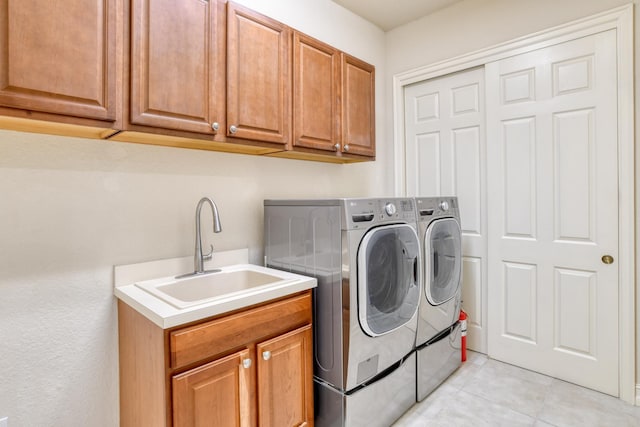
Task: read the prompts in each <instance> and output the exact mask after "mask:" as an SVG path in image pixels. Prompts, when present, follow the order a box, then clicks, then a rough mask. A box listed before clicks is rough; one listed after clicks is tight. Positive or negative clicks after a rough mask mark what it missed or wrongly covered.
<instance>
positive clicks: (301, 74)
mask: <svg viewBox="0 0 640 427" xmlns="http://www.w3.org/2000/svg"><path fill="white" fill-rule="evenodd" d="M293 52H294V54H293V73H294V78H293V93H294V101H293V128H294V136H293V145H294V146H296V147H307V148H316V149H321V150H328V151H336V147H334V146H335V144H336V143H339V141H340V133H341V124H340V111H341V108H340V107H341V106H340V86H341V83H340V51H338V50H337V49H335V48H333V47H331V46H328V45H326V44H324V43H321V42H319V41H317V40H314V39H312V38H310V37H307V36H305V35H303V34H300V33H297V32H296V33H294V35H293ZM338 149H339V147H338Z"/></svg>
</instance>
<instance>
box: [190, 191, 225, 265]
mask: <svg viewBox="0 0 640 427" xmlns="http://www.w3.org/2000/svg"><path fill="white" fill-rule="evenodd" d="M205 203H207V204H209V206H211V212H212V213H213V232H214V233H220V232H221V231H222V225H221V224H220V214H219V213H218V207H217V206H216V204H215V202H214V201H213V200H211V198H209V197H203V198H202V199H200V201H199V202H198V206H197V207H196V253H195V256H194V259H193V264H194V270H195V271H194V272H195V273H196V274H198V273H204V272H205V271H204V261H205V260H210V259H211V257H212V256H213V245H211V250H210V252H209V253H208V254H206V255H205V254H203V253H202V233H201V230H200V212H201V211H202V205H204V204H205Z"/></svg>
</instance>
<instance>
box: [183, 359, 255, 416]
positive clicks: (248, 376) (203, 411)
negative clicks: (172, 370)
mask: <svg viewBox="0 0 640 427" xmlns="http://www.w3.org/2000/svg"><path fill="white" fill-rule="evenodd" d="M244 360H251V359H250V351H249V350H242V351H239V352H237V353H234V354H232V355H229V356H227V357H224V358H222V359H219V360H215V361H213V362H211V363H208V364H206V365H203V366H200V367H198V368H195V369H192V370H190V371H187V372H185V373H182V374H180V375H175V376H174V377H173V380H172V383H173V426H174V427H195V426H220V427H227V426H228V427H241V426H242V427H244V426H249V425H254V424H255V423H254V422H252V420H251V419H252V413H251V405H252V402H251V396H252V394H251V391H252V390H253V384H252V381H253V373H252V371H253V370H254V369H255V368H254V367H253V366H252V365H253V364H252V365H251V366H249V367H248V368H247V367H244V366H243V361H244Z"/></svg>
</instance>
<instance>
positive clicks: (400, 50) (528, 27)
mask: <svg viewBox="0 0 640 427" xmlns="http://www.w3.org/2000/svg"><path fill="white" fill-rule="evenodd" d="M629 3H634V8H635V9H634V14H635V36H634V37H635V40H634V44H635V52H636V55H635V56H636V57H635V73H636V74H635V91H636V95H635V97H636V100H640V84H639V83H640V56H639V55H638V54H637V52H638V51H639V49H640V31H639V29H640V26H639V24H638V23H639V22H640V7H639V3H640V1H638V0H634V1H628V0H561V1H558V0H464V1H461V2H459V3H455V4H454V5H453V6H451V7H449V8H447V9H443V10H440V11H438V12H436V13H433V14H431V15H429V16H426V17H424V18H421V19H418V20H416V21H413V22H411V23H409V24H407V25H404V26H402V27H399V28H396V29H394V30H392V31H390V32H388V33H387V38H386V43H387V68H386V72H387V76H388V78H387V80H386V81H385V89H386V91H387V100H388V102H387V105H386V108H387V113H386V115H385V120H386V130H387V139H388V140H390V141H391V140H392V139H393V114H392V113H393V105H392V90H393V87H392V78H393V76H394V75H395V74H398V73H401V72H404V71H407V70H411V69H414V68H417V67H420V66H425V65H430V64H434V63H437V62H440V61H443V60H446V59H450V58H453V57H456V56H459V55H463V54H466V53H470V52H474V51H477V50H480V49H483V48H488V47H491V46H493V45H496V44H498V43H502V42H506V41H509V40H513V39H516V38H518V37H522V36H526V35H529V34H531V33H534V32H537V31H541V30H544V29H546V28H550V27H553V26H556V25H560V24H563V23H566V22H570V21H573V20H576V19H579V18H583V17H587V16H590V15H594V14H596V13H599V12H603V11H606V10H609V9H612V8H615V7H618V6H622V5H625V4H629ZM639 107H640V106H639V105H638V101H636V120H635V123H636V124H635V126H636V129H640V127H639V126H640V108H639ZM636 132H637V131H636ZM636 145H637V144H636ZM639 159H640V149H638V148H636V165H638V164H640V163H639V162H640V160H639ZM636 169H637V166H636ZM639 209H640V174H639V173H638V172H637V171H636V211H638V210H639ZM639 235H640V222H638V219H637V218H636V242H638V241H640V238H638V236H639ZM636 246H638V245H637V243H636ZM637 256H638V259H637V261H636V265H640V254H637ZM636 299H637V303H636V307H640V289H637V290H636ZM639 332H640V319H638V320H637V322H636V335H637V338H636V354H637V355H640V337H638V333H639ZM636 377H637V378H636V383H640V359H638V357H636Z"/></svg>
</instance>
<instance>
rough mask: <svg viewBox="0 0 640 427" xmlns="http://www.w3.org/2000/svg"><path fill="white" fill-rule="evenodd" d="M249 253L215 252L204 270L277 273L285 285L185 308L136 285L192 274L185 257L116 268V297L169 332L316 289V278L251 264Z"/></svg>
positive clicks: (268, 287)
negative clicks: (179, 327) (236, 269)
mask: <svg viewBox="0 0 640 427" xmlns="http://www.w3.org/2000/svg"><path fill="white" fill-rule="evenodd" d="M248 254H249V251H248V250H247V249H239V250H234V251H225V252H218V253H214V254H213V260H212V261H208V262H206V263H205V268H206V269H213V268H220V267H225V266H234V267H235V266H237V267H243V266H244V267H246V268H250V269H251V270H254V271H258V272H264V273H266V274H277V275H278V276H280V277H282V278H283V283H281V284H276V285H274V286H267V287H264V288H261V289H256V290H255V291H252V292H250V293H248V294H241V295H238V294H236V295H230V296H229V297H223V298H217V299H216V300H215V301H209V302H205V303H203V304H199V305H194V306H191V307H186V308H182V309H180V308H177V307H175V306H173V305H171V304H169V303H168V302H165V301H163V300H162V299H160V298H158V297H156V296H154V295H152V294H151V293H149V292H147V291H145V290H143V289H141V288H140V287H138V286H137V285H136V283H139V282H143V281H147V280H153V279H159V278H164V277H169V276H171V277H173V276H176V275H179V274H183V273H189V272H191V271H193V257H184V258H173V259H166V260H160V261H151V262H146V263H140V264H132V265H123V266H115V268H114V281H115V288H114V294H115V296H116V297H117V298H119V299H120V300H122V301H124V302H125V303H127V304H128V305H130V306H131V307H133V308H134V309H135V310H136V311H138V312H139V313H140V314H142V315H143V316H145V317H146V318H148V319H149V320H151V321H152V322H153V323H155V324H156V325H158V326H159V327H161V328H163V329H167V328H171V327H174V326H179V325H182V324H185V323H189V322H193V321H197V320H200V319H204V318H207V317H211V316H215V315H219V314H224V313H226V312H229V311H232V310H237V309H241V308H244V307H248V306H251V305H254V304H259V303H262V302H266V301H269V300H272V299H275V298H281V297H285V296H287V295H292V294H294V293H296V292H301V291H304V290H307V289H311V288H315V287H316V286H317V281H316V279H314V278H312V277H307V276H302V275H299V274H294V273H289V272H286V271H282V270H274V269H271V268H267V267H262V266H258V265H249V264H248Z"/></svg>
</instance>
